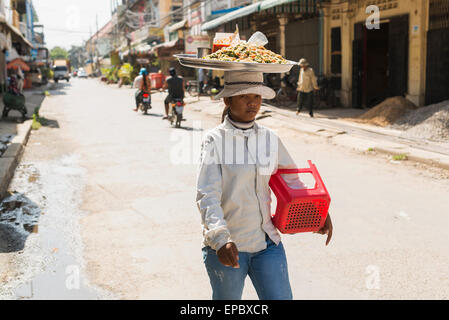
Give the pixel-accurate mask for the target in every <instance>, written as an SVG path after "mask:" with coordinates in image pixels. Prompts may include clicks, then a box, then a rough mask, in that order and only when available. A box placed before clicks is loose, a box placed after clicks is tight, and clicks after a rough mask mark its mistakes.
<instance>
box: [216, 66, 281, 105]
mask: <svg viewBox="0 0 449 320" xmlns="http://www.w3.org/2000/svg"><path fill="white" fill-rule="evenodd" d="M242 94H258V95H260V96H262V98H263V99H273V98H274V97H275V96H276V93H275V92H274V90H273V89H271V88H269V87H267V86H265V84H264V82H263V73H262V72H245V71H225V75H224V89H223V90H222V91H221V92H220V93H219V94H217V95H216V96H215V99H220V98H226V97H233V96H239V95H242Z"/></svg>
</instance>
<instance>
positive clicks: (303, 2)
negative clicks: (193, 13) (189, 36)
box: [201, 0, 319, 31]
mask: <svg viewBox="0 0 449 320" xmlns="http://www.w3.org/2000/svg"><path fill="white" fill-rule="evenodd" d="M318 1H319V0H264V1H260V2H256V3H253V4H250V5H248V6H246V7H243V8H240V9H238V10H235V11H232V12H229V13H227V14H225V15H223V16H221V17H219V18H217V19H214V20H211V21H208V22H206V23H204V24H203V25H202V27H201V30H203V31H207V30H211V29H215V28H217V27H219V26H220V25H223V24H225V23H227V22H229V21H232V20H235V19H238V18H242V17H245V16H248V15H250V14H252V13H255V12H260V11H264V10H268V9H271V8H273V7H277V6H282V5H286V4H289V3H292V5H293V3H294V2H295V3H296V4H294V6H295V7H297V8H296V9H295V10H293V11H298V12H300V11H304V12H309V8H310V9H311V12H313V11H314V10H312V9H313V8H315V7H316V3H317V2H318Z"/></svg>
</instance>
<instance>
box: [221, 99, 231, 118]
mask: <svg viewBox="0 0 449 320" xmlns="http://www.w3.org/2000/svg"><path fill="white" fill-rule="evenodd" d="M228 99H229V102H231V100H232V97H228ZM229 109H231V105H230V104H229V105H227V104H225V107H224V109H223V113H222V115H221V123H223V122H224V119H225V117H226V115H227V114H228V112H229Z"/></svg>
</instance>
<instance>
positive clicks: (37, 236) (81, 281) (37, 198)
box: [0, 155, 112, 300]
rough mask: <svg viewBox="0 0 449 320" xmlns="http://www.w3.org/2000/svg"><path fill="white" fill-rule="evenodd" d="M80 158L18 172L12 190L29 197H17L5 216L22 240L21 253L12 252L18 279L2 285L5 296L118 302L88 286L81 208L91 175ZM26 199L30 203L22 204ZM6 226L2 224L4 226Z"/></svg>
mask: <svg viewBox="0 0 449 320" xmlns="http://www.w3.org/2000/svg"><path fill="white" fill-rule="evenodd" d="M79 159H80V157H79V156H77V155H68V156H65V157H62V158H60V159H56V160H52V161H45V162H38V163H26V164H21V165H20V166H19V167H18V169H17V170H16V174H15V176H14V179H13V181H12V183H11V186H10V187H11V188H14V189H16V190H20V191H21V192H22V193H23V194H26V196H23V194H22V196H21V197H19V195H16V194H14V195H15V198H13V200H11V201H9V202H7V203H6V204H4V207H5V210H4V213H2V214H1V219H4V221H3V222H4V223H5V224H8V225H5V226H4V227H5V228H8V230H9V231H10V234H11V238H14V237H15V238H17V239H19V238H20V239H19V240H20V241H19V240H15V241H16V242H17V243H15V242H13V247H14V248H15V249H16V250H12V251H8V252H11V254H13V255H14V257H13V260H14V264H13V265H12V269H13V271H14V273H15V274H16V276H15V277H13V278H11V279H9V280H8V281H9V282H8V283H2V286H3V288H2V286H0V298H5V297H7V298H8V299H70V300H76V299H102V298H112V295H110V294H109V293H108V292H104V291H103V290H101V289H100V288H97V287H93V286H92V285H91V284H90V283H88V282H87V278H86V276H85V262H84V260H83V259H82V239H81V236H80V231H79V224H78V219H79V218H80V217H82V215H83V214H84V213H83V212H81V211H80V210H79V205H80V201H81V194H82V188H83V185H84V182H83V181H84V179H85V174H86V172H85V170H84V169H83V168H81V167H79V165H78V162H79ZM30 181H32V183H30ZM17 194H18V193H17ZM14 195H13V196H14ZM23 198H25V199H27V200H28V201H22V202H20V201H19V199H23ZM37 204H39V205H37ZM2 205H3V204H2ZM39 207H40V208H39ZM1 208H2V207H1V206H0V210H1ZM44 212H45V213H44ZM3 222H2V221H0V228H1V227H2V223H3ZM16 223H18V224H16ZM17 230H20V232H21V233H20V236H19V234H18V233H17ZM1 231H2V230H1V229H0V249H2V248H1V243H2V240H3V239H2V232H1ZM33 232H34V233H33ZM38 232H39V233H38ZM15 238H14V239H15ZM17 249H20V251H18V250H17Z"/></svg>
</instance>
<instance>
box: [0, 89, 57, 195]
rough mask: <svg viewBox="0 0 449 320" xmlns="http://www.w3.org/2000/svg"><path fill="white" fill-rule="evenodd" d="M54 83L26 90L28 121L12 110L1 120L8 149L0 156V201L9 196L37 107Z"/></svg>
mask: <svg viewBox="0 0 449 320" xmlns="http://www.w3.org/2000/svg"><path fill="white" fill-rule="evenodd" d="M51 87H52V83H49V84H48V85H46V86H42V87H40V88H33V89H29V90H24V95H25V99H26V100H25V106H26V107H27V111H28V113H27V117H28V120H26V121H22V116H21V114H20V113H19V112H18V111H16V110H11V111H10V112H9V115H8V117H7V118H5V119H0V137H2V138H3V139H2V140H5V142H6V141H7V142H8V143H7V149H6V150H5V152H4V153H3V154H2V155H1V156H0V199H3V198H4V197H5V196H7V190H8V186H9V183H10V181H11V179H12V177H13V176H14V172H15V169H16V167H17V165H18V163H19V162H20V159H21V156H22V153H23V148H24V146H25V145H26V143H27V141H28V137H29V135H30V132H31V125H32V123H33V120H32V116H33V113H34V110H35V108H36V107H40V106H41V104H42V102H43V101H44V99H45V95H44V94H43V92H44V91H45V90H49V89H50V88H51ZM0 110H3V101H2V99H0Z"/></svg>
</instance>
